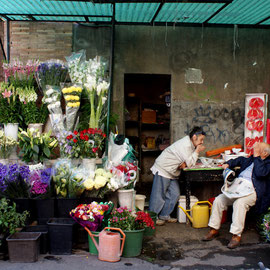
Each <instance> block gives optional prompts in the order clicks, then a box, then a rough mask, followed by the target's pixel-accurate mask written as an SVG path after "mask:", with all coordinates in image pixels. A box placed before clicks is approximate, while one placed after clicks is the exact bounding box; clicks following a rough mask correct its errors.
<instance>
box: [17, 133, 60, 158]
mask: <svg viewBox="0 0 270 270" xmlns="http://www.w3.org/2000/svg"><path fill="white" fill-rule="evenodd" d="M20 131H21V132H20V133H19V134H18V138H19V147H20V149H21V151H20V154H21V155H22V160H23V161H26V162H33V161H34V162H42V161H44V160H46V159H49V158H50V157H51V152H52V150H53V149H54V148H56V147H57V145H58V142H57V140H56V139H55V138H52V137H50V135H51V131H49V132H48V133H43V134H40V133H39V132H37V131H33V130H31V129H30V130H28V131H27V132H26V131H23V130H22V129H20Z"/></svg>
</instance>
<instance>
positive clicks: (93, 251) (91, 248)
mask: <svg viewBox="0 0 270 270" xmlns="http://www.w3.org/2000/svg"><path fill="white" fill-rule="evenodd" d="M91 233H92V234H93V236H94V237H95V236H98V234H99V233H100V232H93V231H91ZM95 240H96V242H97V244H99V238H98V237H95ZM88 246H89V253H90V254H92V255H98V250H97V248H96V246H95V244H94V242H93V240H92V239H91V237H90V235H89V234H88Z"/></svg>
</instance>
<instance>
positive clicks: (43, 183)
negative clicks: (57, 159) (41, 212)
mask: <svg viewBox="0 0 270 270" xmlns="http://www.w3.org/2000/svg"><path fill="white" fill-rule="evenodd" d="M51 177H52V169H51V168H47V169H42V170H34V171H33V172H32V173H31V175H30V183H31V190H30V192H31V195H32V196H39V195H43V196H45V195H48V193H49V191H50V182H51Z"/></svg>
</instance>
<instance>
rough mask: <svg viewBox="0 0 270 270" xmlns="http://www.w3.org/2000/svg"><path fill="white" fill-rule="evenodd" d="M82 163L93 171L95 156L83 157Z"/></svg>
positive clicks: (94, 168)
mask: <svg viewBox="0 0 270 270" xmlns="http://www.w3.org/2000/svg"><path fill="white" fill-rule="evenodd" d="M82 165H83V166H84V167H85V168H86V169H87V170H88V171H92V172H94V171H95V170H96V159H95V158H84V159H83V160H82Z"/></svg>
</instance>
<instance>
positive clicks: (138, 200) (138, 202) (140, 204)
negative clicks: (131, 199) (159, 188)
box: [135, 194, 146, 211]
mask: <svg viewBox="0 0 270 270" xmlns="http://www.w3.org/2000/svg"><path fill="white" fill-rule="evenodd" d="M145 198H146V196H145V195H140V194H137V195H136V196H135V206H136V207H137V208H139V209H140V210H141V211H144V204H145Z"/></svg>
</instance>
